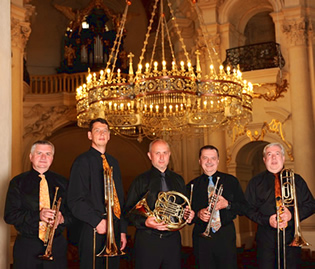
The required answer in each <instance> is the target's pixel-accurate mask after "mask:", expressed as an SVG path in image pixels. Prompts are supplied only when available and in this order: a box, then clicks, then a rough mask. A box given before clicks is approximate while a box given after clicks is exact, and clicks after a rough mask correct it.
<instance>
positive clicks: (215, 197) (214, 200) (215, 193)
mask: <svg viewBox="0 0 315 269" xmlns="http://www.w3.org/2000/svg"><path fill="white" fill-rule="evenodd" d="M219 181H220V177H218V178H217V182H216V183H215V186H214V190H213V192H212V195H211V197H210V199H209V206H208V210H209V214H210V219H209V221H208V224H207V227H206V230H205V231H204V232H203V233H202V234H201V235H202V236H203V237H206V238H211V233H210V232H211V225H212V220H213V216H214V213H215V212H216V210H215V207H216V206H217V203H218V201H219V196H220V195H222V192H223V184H221V185H220V187H219V189H218V183H219Z"/></svg>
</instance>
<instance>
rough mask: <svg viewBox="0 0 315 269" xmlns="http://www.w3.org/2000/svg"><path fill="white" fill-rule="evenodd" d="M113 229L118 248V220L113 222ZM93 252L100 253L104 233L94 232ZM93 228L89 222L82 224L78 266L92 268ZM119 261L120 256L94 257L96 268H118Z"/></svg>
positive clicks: (86, 268) (84, 268) (82, 268)
mask: <svg viewBox="0 0 315 269" xmlns="http://www.w3.org/2000/svg"><path fill="white" fill-rule="evenodd" d="M114 231H115V239H116V245H117V247H118V249H120V231H119V222H118V221H116V222H114ZM95 243H96V244H95V254H98V253H100V252H101V251H102V250H103V248H104V246H105V245H106V235H100V234H98V233H96V240H95ZM93 244H94V229H93V227H91V226H90V225H89V224H85V223H84V224H83V226H82V230H81V234H80V241H79V256H80V268H81V269H92V268H93V255H94V245H93ZM119 263H120V256H115V257H108V258H106V257H104V258H99V257H95V268H96V269H108V268H110V269H118V268H119Z"/></svg>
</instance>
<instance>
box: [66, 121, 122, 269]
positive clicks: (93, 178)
mask: <svg viewBox="0 0 315 269" xmlns="http://www.w3.org/2000/svg"><path fill="white" fill-rule="evenodd" d="M88 138H89V139H90V140H91V142H92V145H91V147H90V149H89V150H88V151H87V152H85V153H83V154H81V155H80V156H78V157H77V158H76V160H75V161H74V163H73V165H72V168H71V174H70V182H69V189H68V204H69V208H70V209H71V211H72V213H73V215H74V216H75V217H76V218H77V219H79V220H80V221H81V222H82V229H81V233H80V239H79V255H80V268H82V269H89V268H93V263H94V262H93V259H94V258H95V257H93V256H95V255H94V254H98V253H99V252H101V250H102V249H103V247H104V245H105V243H106V233H107V225H108V223H107V215H108V212H106V204H105V197H104V170H106V169H104V168H105V167H104V162H106V163H107V166H108V167H109V168H110V167H112V168H113V171H112V175H113V180H114V186H115V187H114V190H115V192H116V194H117V196H116V195H114V197H117V198H118V200H117V203H116V206H117V207H119V212H117V213H116V214H113V224H114V233H115V240H116V245H117V247H118V249H120V250H123V249H124V248H125V246H126V243H127V239H126V231H127V223H126V222H125V221H124V219H123V216H122V215H120V213H121V212H120V209H122V208H123V206H124V191H123V184H122V180H121V173H120V168H119V164H118V161H117V160H116V159H115V158H114V157H113V156H111V155H109V154H108V153H107V152H106V145H107V143H108V141H109V139H110V130H109V126H108V123H107V121H106V120H104V119H102V118H98V119H95V120H92V121H91V122H90V129H89V131H88ZM105 160H106V161H105ZM114 209H115V208H114ZM113 211H115V210H113ZM105 212H106V213H105ZM94 233H95V243H96V247H95V250H96V251H95V253H94V250H93V242H94ZM119 260H120V258H119V256H116V257H110V258H108V260H107V259H105V258H99V257H96V259H95V268H96V269H98V268H105V266H106V264H107V262H109V268H116V269H118V268H119Z"/></svg>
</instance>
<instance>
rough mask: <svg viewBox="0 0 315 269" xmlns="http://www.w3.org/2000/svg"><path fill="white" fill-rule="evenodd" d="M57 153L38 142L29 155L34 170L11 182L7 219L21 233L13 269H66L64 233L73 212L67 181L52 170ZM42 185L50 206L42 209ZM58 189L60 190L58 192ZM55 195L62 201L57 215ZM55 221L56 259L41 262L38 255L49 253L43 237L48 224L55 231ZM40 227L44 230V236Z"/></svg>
mask: <svg viewBox="0 0 315 269" xmlns="http://www.w3.org/2000/svg"><path fill="white" fill-rule="evenodd" d="M54 152H55V148H54V145H53V144H52V143H51V142H49V141H45V140H40V141H37V142H35V143H34V144H33V146H32V148H31V153H30V160H31V163H32V169H31V170H30V171H28V172H24V173H22V174H20V175H18V176H16V177H14V178H13V179H12V180H11V182H10V186H9V189H8V193H7V198H6V204H5V212H4V220H5V222H6V223H8V224H12V225H14V227H15V228H16V230H17V232H18V235H17V237H16V240H15V243H14V248H13V268H17V269H19V268H21V269H34V268H51V269H52V268H64V269H67V241H66V239H65V238H64V237H63V235H62V232H63V230H64V228H65V227H66V225H68V224H70V223H71V220H72V218H71V214H70V211H69V210H68V209H67V207H66V205H65V203H66V198H65V197H66V187H67V183H68V181H67V180H66V179H65V178H64V177H63V176H61V175H58V174H56V173H54V172H52V171H50V170H49V167H50V165H51V163H52V161H53V158H54ZM43 182H45V187H46V189H47V192H46V193H45V195H46V197H47V198H48V201H47V203H48V205H46V206H45V207H42V206H41V202H40V201H41V198H40V196H41V195H40V193H41V189H42V187H40V186H41V185H42V183H43ZM47 185H48V188H47ZM57 187H58V188H59V189H58V191H56V188H57ZM56 192H57V196H56V201H58V200H59V198H60V197H61V198H62V200H61V206H60V210H59V214H58V215H56V210H52V209H51V208H52V206H53V205H52V202H53V200H54V197H55V194H56ZM49 203H50V205H49ZM55 222H56V227H57V229H56V230H55V235H54V237H51V240H52V241H51V242H53V245H52V257H53V260H52V261H49V260H48V261H47V260H42V259H40V258H39V256H40V255H43V254H44V253H45V250H46V246H45V245H44V241H43V240H44V239H43V237H42V235H43V236H45V234H46V230H47V226H48V225H49V226H50V227H51V229H53V226H54V224H55ZM39 227H41V229H43V233H42V234H41V235H40V233H39ZM40 238H41V239H40Z"/></svg>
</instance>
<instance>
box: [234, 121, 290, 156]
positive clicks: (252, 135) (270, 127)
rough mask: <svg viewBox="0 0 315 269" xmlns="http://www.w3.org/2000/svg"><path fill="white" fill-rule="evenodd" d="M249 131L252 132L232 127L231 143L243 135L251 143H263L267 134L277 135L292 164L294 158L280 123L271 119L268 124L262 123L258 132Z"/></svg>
mask: <svg viewBox="0 0 315 269" xmlns="http://www.w3.org/2000/svg"><path fill="white" fill-rule="evenodd" d="M251 129H252V130H250V129H248V128H247V127H234V128H233V131H232V142H233V143H235V142H236V140H237V139H238V138H239V137H241V136H244V135H246V136H247V137H248V138H249V140H250V141H251V142H253V141H264V138H265V135H266V134H267V133H268V132H269V133H273V134H276V135H278V136H279V137H280V138H281V140H282V141H283V143H284V144H285V146H286V148H287V149H286V151H287V154H288V156H289V158H290V160H291V161H292V162H293V160H294V156H293V150H292V144H291V143H290V142H288V141H287V140H286V139H285V135H284V132H283V124H282V122H280V121H279V120H277V119H272V120H271V122H270V123H267V122H264V123H263V125H262V126H261V128H260V130H259V129H253V128H251ZM229 159H230V158H229Z"/></svg>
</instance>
